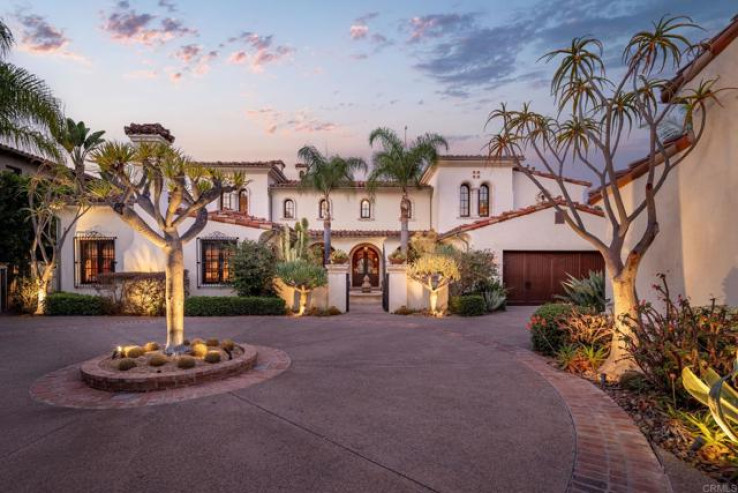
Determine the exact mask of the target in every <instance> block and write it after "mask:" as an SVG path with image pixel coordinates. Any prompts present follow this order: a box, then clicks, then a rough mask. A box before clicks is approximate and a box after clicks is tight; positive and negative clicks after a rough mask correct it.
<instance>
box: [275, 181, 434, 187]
mask: <svg viewBox="0 0 738 493" xmlns="http://www.w3.org/2000/svg"><path fill="white" fill-rule="evenodd" d="M299 186H300V180H287V181H284V182H282V183H276V184H274V185H271V187H272V188H298V187H299ZM399 186H400V185H399V184H397V183H396V182H392V181H382V182H379V184H378V187H379V188H398V187H399ZM366 187H367V182H366V181H362V180H357V181H355V182H354V183H353V184H352V185H351V186H348V187H342V188H366ZM410 188H417V187H410ZM421 188H428V186H427V185H424V186H422V187H421Z"/></svg>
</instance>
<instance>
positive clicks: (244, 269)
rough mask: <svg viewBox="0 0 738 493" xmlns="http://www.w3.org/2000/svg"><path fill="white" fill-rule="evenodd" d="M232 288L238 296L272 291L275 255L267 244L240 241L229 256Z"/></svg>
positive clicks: (275, 262) (266, 293) (263, 293)
mask: <svg viewBox="0 0 738 493" xmlns="http://www.w3.org/2000/svg"><path fill="white" fill-rule="evenodd" d="M230 264H231V266H232V271H233V278H232V283H233V289H235V290H236V293H238V295H239V296H264V295H268V294H271V293H272V279H274V270H275V268H276V267H275V266H276V264H277V256H276V254H275V253H274V251H272V249H271V248H269V246H267V245H264V244H261V243H257V242H255V241H251V240H244V241H242V242H241V243H240V244H239V245H238V247H237V248H236V251H235V252H234V253H233V256H232V257H231V258H230Z"/></svg>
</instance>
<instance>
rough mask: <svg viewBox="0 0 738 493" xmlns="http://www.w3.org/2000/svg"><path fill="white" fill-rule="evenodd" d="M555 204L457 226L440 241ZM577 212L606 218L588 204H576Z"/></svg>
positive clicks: (505, 213)
mask: <svg viewBox="0 0 738 493" xmlns="http://www.w3.org/2000/svg"><path fill="white" fill-rule="evenodd" d="M556 202H557V203H558V204H560V205H564V206H565V205H566V201H565V200H564V199H557V200H556ZM553 206H554V204H553V202H550V201H549V202H542V203H540V204H536V205H531V206H530V207H525V208H523V209H516V210H513V211H507V212H503V213H502V214H500V215H499V216H493V217H487V218H484V219H480V220H478V221H474V222H472V223H468V224H462V225H461V226H457V227H455V228H453V229H450V230H449V231H447V232H445V233H443V234H442V235H440V236H439V239H443V238H448V237H450V236H453V235H456V234H459V233H465V232H467V231H472V230H475V229H479V228H484V227H486V226H491V225H493V224H499V223H502V222H505V221H509V220H510V219H517V218H519V217H523V216H527V215H529V214H533V213H535V212H539V211H543V210H546V209H550V208H551V207H553ZM575 206H576V208H577V210H579V211H582V212H586V213H588V214H594V215H595V216H600V217H602V216H604V213H603V212H602V210H600V209H596V208H594V207H591V206H589V205H586V204H579V203H577V204H575Z"/></svg>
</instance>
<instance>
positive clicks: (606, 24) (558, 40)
mask: <svg viewBox="0 0 738 493" xmlns="http://www.w3.org/2000/svg"><path fill="white" fill-rule="evenodd" d="M664 12H678V13H686V14H690V13H693V14H695V16H696V20H697V21H698V22H701V23H706V24H709V23H710V22H712V20H714V19H716V18H721V17H722V18H723V19H727V18H729V16H730V14H731V13H732V8H731V7H730V6H728V5H727V2H702V3H701V4H700V5H699V6H697V5H696V4H695V3H694V2H691V1H690V0H643V1H635V0H623V1H620V2H613V1H612V0H560V1H557V2H549V1H547V0H539V2H538V3H536V4H534V5H532V6H531V7H529V8H526V9H524V10H522V9H521V10H518V11H516V12H514V13H513V14H511V16H510V19H508V20H505V19H502V20H501V22H500V23H499V24H498V25H496V26H489V25H482V24H481V22H482V19H481V17H480V15H478V14H475V13H471V12H469V13H450V14H431V15H424V16H417V17H413V18H411V19H408V20H407V21H406V22H405V23H404V25H403V30H404V31H405V32H406V33H408V37H407V39H406V43H407V45H408V47H410V48H411V49H412V56H414V58H415V63H414V67H415V68H416V69H418V70H419V71H420V72H422V73H423V74H425V75H426V76H428V77H430V78H431V79H433V80H435V81H437V82H438V83H439V84H440V85H441V86H442V89H441V90H440V91H439V93H440V94H442V95H444V96H448V97H455V98H467V97H470V96H471V95H472V93H473V92H474V91H478V90H480V89H481V90H492V89H495V88H498V87H500V86H502V85H505V84H511V83H525V84H526V87H542V82H541V81H542V80H543V79H544V78H545V77H547V76H548V75H549V74H550V72H551V70H552V68H551V67H545V66H544V65H543V62H541V63H540V64H536V63H535V62H534V61H533V60H535V58H532V57H528V56H526V55H527V54H529V53H531V52H532V53H535V54H543V53H545V52H547V51H550V50H551V49H553V48H556V47H559V46H562V45H564V44H566V43H568V42H569V41H570V40H571V39H572V38H573V37H575V36H583V35H594V36H597V37H598V38H599V39H601V40H602V41H603V42H604V43H605V44H606V46H612V48H613V49H611V50H610V51H606V52H605V57H606V58H607V59H612V60H613V61H614V63H616V64H619V63H620V58H619V55H620V50H622V47H623V43H622V42H623V40H624V37H625V36H630V35H631V34H632V33H633V32H635V31H637V30H638V29H642V28H649V27H650V24H649V23H650V21H652V20H656V19H659V18H660V17H661V16H662V15H663V14H664ZM693 34H694V33H693ZM610 68H617V66H615V67H612V66H611V67H610ZM544 72H545V73H544Z"/></svg>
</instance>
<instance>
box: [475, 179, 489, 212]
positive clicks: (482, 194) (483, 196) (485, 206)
mask: <svg viewBox="0 0 738 493" xmlns="http://www.w3.org/2000/svg"><path fill="white" fill-rule="evenodd" d="M478 209H479V210H478V212H479V216H480V217H487V216H489V187H488V186H487V185H482V186H481V187H479V207H478Z"/></svg>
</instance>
